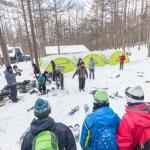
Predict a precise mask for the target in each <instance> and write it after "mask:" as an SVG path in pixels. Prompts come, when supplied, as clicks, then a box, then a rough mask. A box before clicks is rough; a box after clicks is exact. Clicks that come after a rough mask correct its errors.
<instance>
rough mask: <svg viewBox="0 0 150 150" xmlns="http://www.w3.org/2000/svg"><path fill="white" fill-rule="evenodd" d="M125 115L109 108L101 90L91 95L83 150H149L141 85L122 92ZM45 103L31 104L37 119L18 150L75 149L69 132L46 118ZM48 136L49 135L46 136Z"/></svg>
mask: <svg viewBox="0 0 150 150" xmlns="http://www.w3.org/2000/svg"><path fill="white" fill-rule="evenodd" d="M125 95H126V101H127V106H126V113H125V114H124V116H123V117H122V119H120V117H119V116H118V115H117V113H115V112H114V111H113V109H112V108H110V106H109V95H108V93H107V92H106V91H104V90H98V91H96V92H95V93H94V95H93V98H94V103H93V112H92V113H91V114H89V115H88V116H87V117H86V118H85V119H84V121H83V125H82V131H81V136H80V145H81V148H82V150H149V149H150V104H149V103H147V102H144V92H143V89H142V88H141V87H140V86H135V87H128V88H127V89H126V90H125ZM50 113H51V107H50V105H49V103H48V101H45V100H43V99H38V100H37V101H36V102H35V105H34V115H35V116H36V118H37V119H33V121H32V122H31V126H30V130H29V131H27V132H26V134H25V136H24V138H23V142H22V146H21V150H32V149H33V148H35V149H36V150H41V149H40V147H42V145H43V149H44V148H45V149H46V148H52V149H53V150H64V149H65V150H77V147H76V142H75V138H74V136H73V133H72V131H71V130H70V129H69V128H68V127H67V126H66V125H64V124H62V123H57V122H55V121H54V119H52V118H51V117H50V116H49V115H50ZM48 133H50V134H51V135H50V134H48Z"/></svg>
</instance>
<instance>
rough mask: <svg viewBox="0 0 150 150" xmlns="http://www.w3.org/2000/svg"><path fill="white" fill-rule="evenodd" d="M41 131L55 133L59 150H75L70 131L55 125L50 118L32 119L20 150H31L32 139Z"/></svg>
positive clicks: (61, 125)
mask: <svg viewBox="0 0 150 150" xmlns="http://www.w3.org/2000/svg"><path fill="white" fill-rule="evenodd" d="M43 130H49V131H52V132H53V133H55V135H56V137H57V139H58V145H59V150H64V149H65V150H77V148H76V143H75V139H74V136H73V134H72V132H71V131H70V129H69V128H68V127H67V126H65V125H64V124H62V123H56V122H54V120H53V119H52V118H50V117H48V118H45V119H41V120H39V119H37V120H36V119H33V121H32V123H31V125H30V130H29V131H28V132H27V133H26V134H25V136H24V138H23V142H22V145H21V150H32V142H33V139H34V137H35V136H36V135H37V134H38V133H39V132H41V131H43Z"/></svg>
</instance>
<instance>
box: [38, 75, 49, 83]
mask: <svg viewBox="0 0 150 150" xmlns="http://www.w3.org/2000/svg"><path fill="white" fill-rule="evenodd" d="M46 81H48V82H49V83H51V81H50V80H49V79H48V77H47V76H45V75H40V76H39V77H38V84H39V85H43V84H44V85H46Z"/></svg>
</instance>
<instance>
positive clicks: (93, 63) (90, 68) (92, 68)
mask: <svg viewBox="0 0 150 150" xmlns="http://www.w3.org/2000/svg"><path fill="white" fill-rule="evenodd" d="M95 64H96V63H95V61H94V60H90V62H89V70H94V69H95Z"/></svg>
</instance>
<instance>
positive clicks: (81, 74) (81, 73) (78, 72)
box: [73, 66, 88, 78]
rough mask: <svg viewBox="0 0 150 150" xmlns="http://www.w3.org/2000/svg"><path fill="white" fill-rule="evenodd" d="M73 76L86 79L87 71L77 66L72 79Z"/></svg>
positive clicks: (83, 67)
mask: <svg viewBox="0 0 150 150" xmlns="http://www.w3.org/2000/svg"><path fill="white" fill-rule="evenodd" d="M75 75H78V76H79V78H86V77H88V72H87V69H86V68H85V66H79V67H78V68H77V70H76V71H75V73H74V75H73V77H74V76H75Z"/></svg>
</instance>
